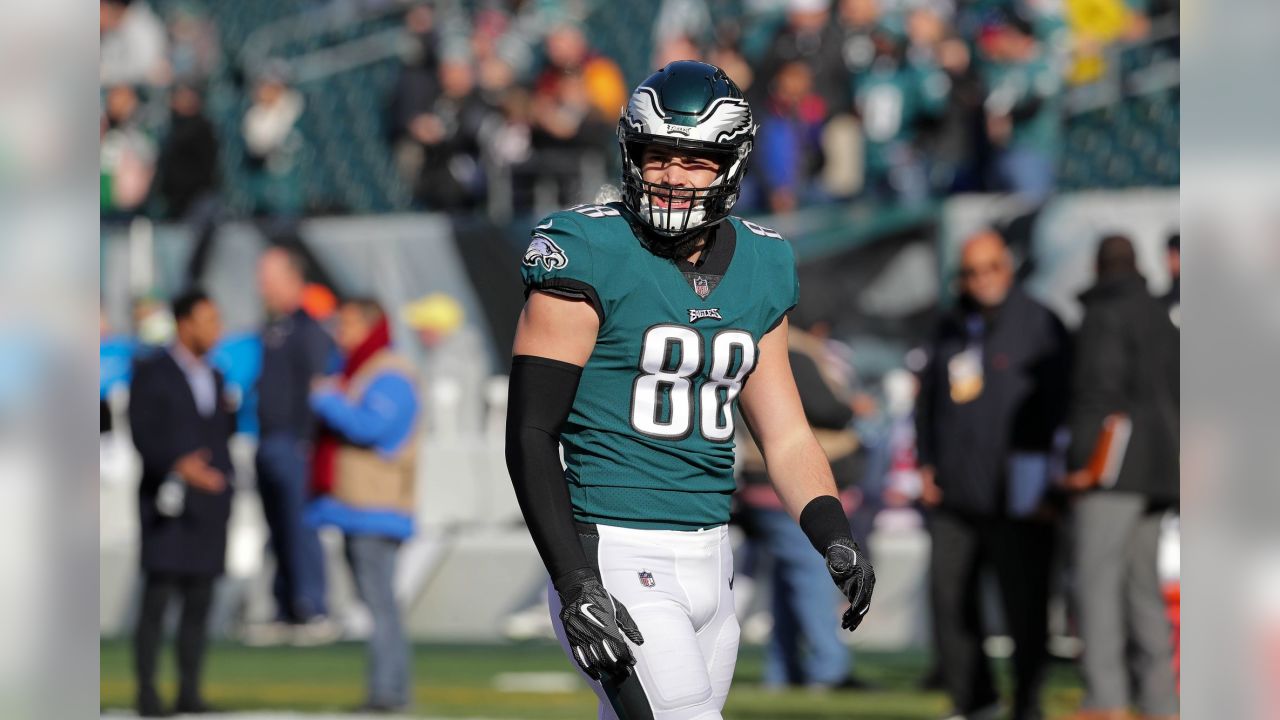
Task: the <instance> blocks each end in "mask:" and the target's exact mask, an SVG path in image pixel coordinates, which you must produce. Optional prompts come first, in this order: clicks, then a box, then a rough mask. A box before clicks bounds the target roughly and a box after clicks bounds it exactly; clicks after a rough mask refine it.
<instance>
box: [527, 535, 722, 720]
mask: <svg viewBox="0 0 1280 720" xmlns="http://www.w3.org/2000/svg"><path fill="white" fill-rule="evenodd" d="M591 527H594V531H592V530H589V529H588V528H591ZM579 537H580V538H581V539H582V543H583V547H584V549H586V551H587V557H588V558H589V559H591V560H592V561H593V562H596V563H597V566H598V568H599V570H600V577H601V579H602V580H603V581H604V587H605V589H606V590H608V591H609V592H610V593H612V594H613V596H614V597H615V598H617V599H618V601H619V602H621V603H622V604H623V605H625V606H626V607H627V610H629V611H630V612H631V617H632V618H634V619H635V621H636V626H637V627H638V628H639V629H640V634H641V635H643V636H644V645H640V646H636V645H633V644H631V643H630V641H625V640H624V642H627V644H628V646H629V647H630V648H631V651H632V652H633V653H634V654H635V656H636V664H635V667H634V668H632V674H631V675H630V676H629V677H626V678H623V679H622V680H619V681H616V682H612V681H610V682H605V683H601V682H596V681H594V680H591V679H590V678H587V676H586V674H583V677H584V678H586V679H587V682H588V684H590V685H591V687H592V689H593V690H594V691H595V693H596V695H597V696H599V698H600V714H599V718H600V720H649V719H650V718H652V720H719V719H720V711H721V709H723V708H724V701H725V698H726V697H727V696H728V694H729V684H730V682H731V681H732V680H733V669H734V666H735V665H736V664H737V660H738V617H737V615H736V614H735V613H734V609H733V549H732V547H731V546H730V543H729V532H728V528H727V526H724V525H722V526H720V527H716V528H710V529H706V530H698V531H692V532H683V531H676V530H634V529H631V528H621V527H614V526H610V525H597V526H586V525H580V526H579ZM547 592H548V596H549V600H550V606H551V620H552V624H553V625H554V626H555V630H556V637H558V638H559V639H560V645H561V647H563V648H564V650H565V654H566V656H567V657H569V659H570V662H573V659H572V657H571V656H570V655H569V654H570V650H569V645H568V643H567V642H566V641H565V636H564V628H563V626H561V624H560V598H559V596H558V595H557V593H556V591H555V589H554V588H552V587H551V585H550V584H548V585H547ZM574 667H575V668H576V667H577V664H576V663H574Z"/></svg>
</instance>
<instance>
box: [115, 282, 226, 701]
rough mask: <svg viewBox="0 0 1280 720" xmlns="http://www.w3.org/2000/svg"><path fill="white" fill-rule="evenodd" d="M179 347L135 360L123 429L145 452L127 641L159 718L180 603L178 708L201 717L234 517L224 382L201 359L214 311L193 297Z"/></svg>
mask: <svg viewBox="0 0 1280 720" xmlns="http://www.w3.org/2000/svg"><path fill="white" fill-rule="evenodd" d="M173 315H174V318H175V320H176V322H177V340H176V342H174V344H173V345H171V346H169V347H168V348H165V349H163V350H160V351H157V352H156V353H155V354H153V355H151V356H149V357H147V358H145V359H142V360H140V361H138V363H137V366H136V367H135V368H134V372H133V381H132V383H131V385H130V403H129V427H130V429H131V430H132V434H133V443H134V445H135V446H136V447H137V448H138V452H139V453H140V454H141V455H142V482H141V483H140V485H139V487H138V512H139V517H140V520H141V523H140V527H141V533H142V573H143V576H144V589H143V593H142V606H141V609H140V612H139V616H138V623H137V627H136V629H135V634H134V663H135V671H136V673H137V680H138V696H137V707H138V714H139V715H141V716H142V717H164V716H166V715H168V712H167V711H166V710H165V709H164V708H163V707H162V706H161V704H160V698H159V695H158V694H157V692H156V687H155V672H156V658H157V655H158V654H159V649H160V640H161V636H162V634H163V626H164V624H163V621H164V616H165V610H166V608H167V607H168V605H169V601H170V600H171V599H173V598H181V602H182V619H181V622H180V624H179V629H178V643H177V644H178V647H177V650H178V652H177V655H178V677H179V693H178V699H177V704H176V707H175V710H176V711H177V712H181V713H200V712H208V706H207V705H205V703H204V700H203V699H202V698H201V695H200V666H201V661H202V659H203V656H204V647H205V637H206V626H207V624H208V617H209V607H210V602H211V600H212V597H213V585H214V580H215V579H216V578H217V576H218V575H220V574H222V571H223V563H224V557H225V555H226V547H227V520H228V518H229V517H230V515H231V475H232V466H231V452H230V449H229V448H228V444H227V442H228V440H229V439H230V437H231V434H232V432H233V431H234V430H235V415H234V413H233V412H232V408H231V407H230V405H229V404H228V403H227V402H224V400H223V381H222V377H221V375H219V374H218V372H217V371H216V370H214V369H213V368H212V367H210V366H209V364H208V362H207V359H206V356H207V354H208V352H209V350H210V349H211V348H212V347H213V345H214V343H216V342H217V340H218V336H219V334H220V333H221V331H222V327H221V320H220V318H219V315H218V308H217V306H215V305H214V304H213V301H212V300H210V299H209V297H208V296H207V295H205V294H204V293H202V292H200V291H190V292H188V293H186V294H184V295H182V296H181V297H179V298H177V299H176V300H175V301H174V302H173Z"/></svg>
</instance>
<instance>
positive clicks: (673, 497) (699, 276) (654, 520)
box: [522, 203, 798, 530]
mask: <svg viewBox="0 0 1280 720" xmlns="http://www.w3.org/2000/svg"><path fill="white" fill-rule="evenodd" d="M627 213H629V211H628V210H627V209H626V208H625V207H624V206H623V205H622V204H621V203H611V204H608V205H579V206H577V207H575V208H571V209H569V210H565V211H562V212H557V213H554V214H552V215H550V216H549V217H547V218H545V219H544V220H543V221H542V222H541V223H539V224H538V226H537V227H536V228H534V231H533V239H532V241H531V243H530V245H529V249H528V250H526V251H525V255H524V259H523V267H522V271H523V275H524V283H525V288H526V293H527V292H529V291H532V290H542V291H545V292H552V293H558V294H566V295H571V296H576V297H584V298H586V299H588V300H589V301H590V302H591V304H592V305H593V306H594V307H595V309H596V311H597V313H598V314H599V315H600V330H599V334H598V335H597V337H596V345H595V349H594V350H593V351H592V353H591V357H590V359H589V360H588V361H587V364H586V366H585V367H584V368H583V372H582V380H581V382H580V384H579V385H578V394H577V396H576V397H575V398H574V402H573V410H572V412H571V413H570V415H569V420H568V423H567V425H566V427H565V429H564V431H563V432H562V434H561V436H560V440H561V442H562V443H563V445H564V456H565V464H566V465H567V468H566V471H565V474H566V479H567V481H568V483H569V495H570V498H571V499H572V501H573V511H574V516H575V517H577V518H578V519H579V520H581V521H583V522H598V523H604V524H607V525H618V526H622V527H634V528H653V529H679V530H691V529H697V528H702V527H709V526H714V525H720V524H723V523H725V522H727V521H728V519H729V504H730V497H731V496H732V494H733V490H734V481H733V457H734V454H733V447H734V445H733V439H734V408H735V404H736V401H737V397H738V393H739V392H740V391H741V390H742V387H743V384H744V383H746V382H747V378H748V376H749V375H750V374H751V371H752V370H753V369H754V368H755V366H756V361H757V359H758V358H759V352H758V348H759V343H760V339H761V338H762V337H763V336H764V335H765V334H766V333H767V332H769V331H770V330H772V329H773V328H774V327H776V326H777V325H778V323H780V322H781V321H782V318H783V317H784V316H785V314H786V313H787V312H788V311H789V310H790V309H791V308H792V307H794V306H795V304H796V300H797V297H798V283H797V281H796V264H795V256H794V254H793V253H792V249H791V245H790V244H789V243H788V242H786V241H785V240H783V239H782V237H781V236H780V235H779V234H778V233H776V232H774V231H773V230H770V229H768V228H765V227H761V226H760V225H756V224H755V223H751V222H748V221H745V220H742V219H740V218H736V217H730V218H728V219H726V220H724V221H723V222H721V223H720V225H719V227H718V229H717V230H716V235H715V239H714V242H713V243H712V244H711V246H710V249H709V250H708V251H707V252H705V253H703V255H704V257H702V258H700V260H699V263H698V264H697V265H696V266H694V265H690V264H688V263H685V262H683V261H673V260H668V259H665V258H661V257H658V256H656V255H654V254H653V253H651V252H649V251H648V250H647V249H645V247H644V246H643V245H642V244H641V241H640V240H639V238H638V237H637V235H636V232H635V231H634V230H633V229H632V226H631V224H630V222H628V218H627Z"/></svg>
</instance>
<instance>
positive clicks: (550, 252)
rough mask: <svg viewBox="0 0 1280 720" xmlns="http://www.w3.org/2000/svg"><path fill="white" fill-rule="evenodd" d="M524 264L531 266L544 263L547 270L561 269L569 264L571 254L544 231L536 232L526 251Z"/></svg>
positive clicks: (543, 265)
mask: <svg viewBox="0 0 1280 720" xmlns="http://www.w3.org/2000/svg"><path fill="white" fill-rule="evenodd" d="M524 264H525V265H528V266H529V267H537V266H538V265H542V267H544V268H546V269H547V270H560V269H561V268H564V267H566V266H568V264H569V256H568V255H566V254H565V252H564V250H561V249H560V246H559V245H557V244H556V243H555V241H554V240H552V239H551V238H549V237H547V236H546V235H543V234H542V233H534V234H533V239H532V240H530V241H529V247H528V249H526V250H525V251H524Z"/></svg>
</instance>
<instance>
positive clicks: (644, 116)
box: [627, 87, 667, 135]
mask: <svg viewBox="0 0 1280 720" xmlns="http://www.w3.org/2000/svg"><path fill="white" fill-rule="evenodd" d="M666 123H667V115H666V113H664V112H662V110H661V109H660V107H659V104H658V93H657V91H655V90H654V89H653V88H650V87H640V88H637V90H636V92H635V93H632V95H631V101H630V102H628V103H627V124H628V125H630V126H631V129H632V130H635V131H636V132H642V133H651V134H654V135H662V134H663V133H662V132H661V129H662V128H664V127H665V126H666Z"/></svg>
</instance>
